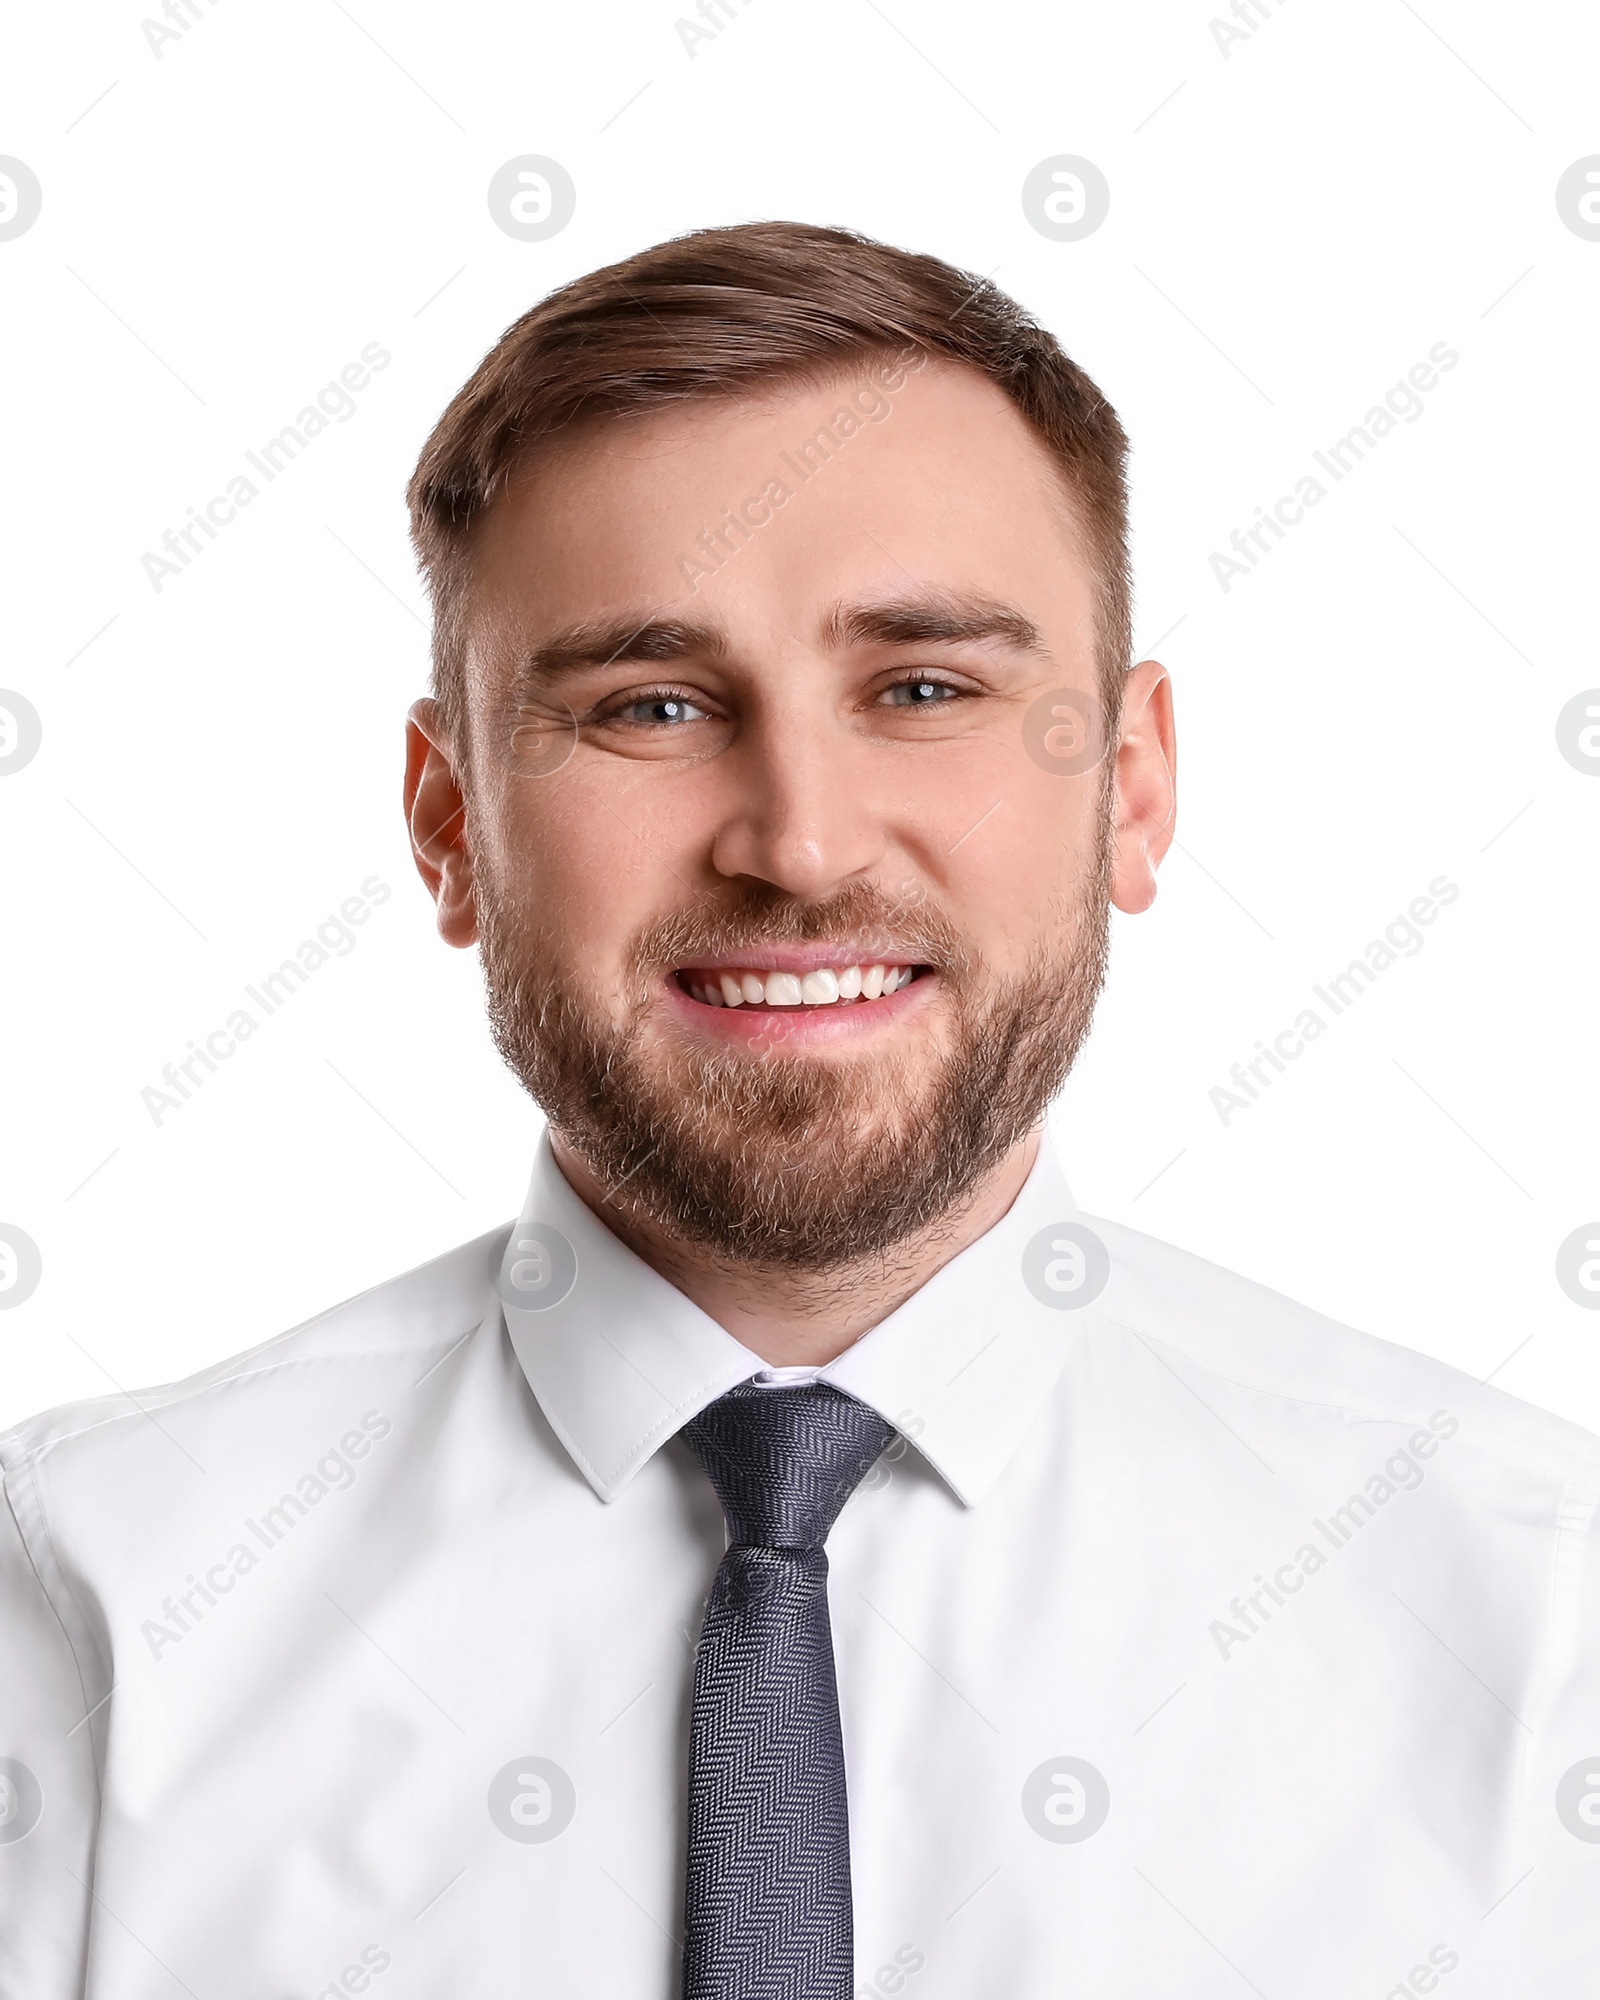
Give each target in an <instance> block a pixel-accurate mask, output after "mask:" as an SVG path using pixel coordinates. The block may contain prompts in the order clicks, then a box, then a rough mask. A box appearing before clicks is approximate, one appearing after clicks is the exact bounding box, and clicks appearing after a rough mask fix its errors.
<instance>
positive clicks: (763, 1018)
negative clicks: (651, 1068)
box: [663, 951, 939, 1051]
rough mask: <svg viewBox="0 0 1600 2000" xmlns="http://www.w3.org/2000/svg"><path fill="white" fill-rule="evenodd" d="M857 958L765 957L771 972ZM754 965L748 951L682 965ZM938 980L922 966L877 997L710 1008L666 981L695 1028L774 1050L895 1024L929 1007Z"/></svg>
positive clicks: (815, 1045)
mask: <svg viewBox="0 0 1600 2000" xmlns="http://www.w3.org/2000/svg"><path fill="white" fill-rule="evenodd" d="M852 962H853V961H851V960H848V959H841V958H839V957H838V956H837V954H836V953H831V952H830V955H829V956H827V957H816V956H810V957H807V958H805V959H804V960H803V961H802V960H800V959H799V958H798V957H797V955H796V954H795V953H794V952H793V951H790V952H789V953H787V954H783V953H774V954H773V955H772V956H771V957H767V956H765V955H764V954H763V956H762V958H761V960H760V963H761V965H762V966H763V967H764V968H765V969H766V970H767V971H769V972H814V971H815V970H816V969H817V968H818V967H819V966H823V965H841V964H850V963H852ZM866 962H867V963H868V964H874V965H876V964H880V963H881V962H882V961H881V960H879V959H869V960H868V961H866ZM891 962H893V961H891ZM913 962H914V961H913ZM899 963H901V964H902V965H903V964H905V963H907V961H906V960H904V959H901V960H900V961H899ZM749 964H750V956H749V955H748V954H747V955H746V956H745V957H744V958H742V959H741V958H726V959H721V960H718V959H714V958H713V959H704V960H697V961H696V964H695V965H694V966H693V967H687V966H686V967H684V968H683V969H684V970H685V971H691V970H692V971H700V970H704V971H707V972H710V971H715V970H716V969H717V968H718V966H719V965H722V966H728V967H732V966H748V965H749ZM938 983H939V977H938V974H937V973H933V972H927V971H919V972H918V974H917V977H916V978H915V979H913V980H912V982H911V984H910V985H909V986H902V987H901V988H900V990H899V991H898V992H896V993H890V994H888V995H887V996H886V997H880V998H878V999H876V1000H851V1001H847V1002H845V1003H844V1004H842V1005H840V1004H835V1005H834V1006H832V1007H708V1006H707V1005H706V1004H705V1002H704V1001H703V1000H696V999H694V998H693V996H692V995H690V994H688V993H686V992H685V991H684V990H683V988H682V987H681V986H680V985H679V984H678V981H677V978H676V977H675V976H674V975H673V974H672V973H669V974H668V975H667V977H666V979H665V981H664V982H663V984H664V987H665V991H666V998H667V1001H668V1004H669V1005H670V1006H671V1007H672V1008H673V1010H674V1012H675V1013H676V1015H677V1017H678V1018H679V1019H680V1020H681V1021H683V1023H684V1024H685V1026H687V1027H688V1028H689V1029H690V1030H691V1031H692V1032H693V1033H696V1034H701V1035H719V1036H721V1037H722V1039H723V1040H724V1041H727V1042H731V1043H733V1044H734V1045H735V1046H747V1045H748V1044H750V1043H752V1042H760V1041H766V1042H768V1043H769V1044H770V1045H771V1046H772V1047H773V1048H775V1049H776V1048H782V1049H785V1050H796V1051H801V1050H807V1049H823V1048H829V1047H832V1046H833V1045H835V1044H836V1043H839V1042H845V1041H858V1040H860V1039H861V1038H862V1037H864V1036H867V1035H871V1034H875V1033H876V1032H877V1031H878V1030H879V1029H881V1028H887V1027H893V1026H895V1025H897V1024H898V1023H899V1022H901V1021H903V1020H905V1019H906V1017H907V1016H908V1015H910V1014H912V1013H914V1012H915V1011H916V1010H917V1009H918V1008H921V1007H925V1006H927V1004H928V1002H929V1000H930V998H931V996H932V992H933V989H934V987H936V986H937V985H938Z"/></svg>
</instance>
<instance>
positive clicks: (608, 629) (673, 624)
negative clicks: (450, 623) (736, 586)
mask: <svg viewBox="0 0 1600 2000" xmlns="http://www.w3.org/2000/svg"><path fill="white" fill-rule="evenodd" d="M727 652H728V640H727V635H726V633H724V632H723V631H721V630H720V629H719V628H718V627H717V626H715V625H695V624H691V623H689V622H688V621H687V620H685V619H681V618H657V617H656V616H655V615H654V614H653V613H647V614H646V615H645V616H644V617H643V618H640V617H638V616H636V615H635V614H632V613H628V614H625V615H624V616H623V617H620V618H595V619H586V620H583V621H582V622H580V623H579V624H576V625H568V626H565V627H564V628H563V629H562V630H560V631H558V632H553V633H552V634H551V635H550V637H549V638H548V639H546V640H545V641H544V642H543V644H542V645H539V646H536V647H535V648H534V649H533V651H532V652H531V653H529V654H528V655H527V657H526V658H525V659H524V661H523V663H522V678H524V679H526V680H531V681H537V682H541V683H548V682H550V681H556V680H560V679H562V678H563V677H564V676H566V675H569V674H577V673H582V672H583V671H584V669H585V668H587V667H606V666H610V665H611V663H612V662H613V661H614V660H685V659H690V658H699V659H713V660H720V659H723V658H725V657H726V655H727Z"/></svg>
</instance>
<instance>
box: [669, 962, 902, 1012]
mask: <svg viewBox="0 0 1600 2000" xmlns="http://www.w3.org/2000/svg"><path fill="white" fill-rule="evenodd" d="M924 970H925V968H924V967H922V966H918V965H895V964H891V963H888V962H880V963H877V964H873V965H818V966H813V967H812V968H811V970H810V971H808V972H783V971H769V970H768V969H767V968H766V967H764V966H715V967H695V966H690V967H686V968H683V969H680V970H679V971H678V972H677V973H676V974H675V975H674V977H675V978H676V980H677V983H678V985H679V987H680V988H681V989H682V991H683V992H685V993H687V994H688V996H689V998H690V999H691V1000H698V1001H699V1002H700V1004H701V1006H703V1007H750V1008H755V1009H760V1008H763V1007H801V1008H804V1007H847V1006H852V1005H856V1004H859V1003H860V1002H861V1001H864V1000H879V999H887V998H888V997H889V995H890V994H891V993H898V992H899V991H900V989H901V988H902V987H904V986H909V985H910V984H911V982H912V980H913V979H915V978H916V977H917V976H918V974H919V973H921V972H923V971H924Z"/></svg>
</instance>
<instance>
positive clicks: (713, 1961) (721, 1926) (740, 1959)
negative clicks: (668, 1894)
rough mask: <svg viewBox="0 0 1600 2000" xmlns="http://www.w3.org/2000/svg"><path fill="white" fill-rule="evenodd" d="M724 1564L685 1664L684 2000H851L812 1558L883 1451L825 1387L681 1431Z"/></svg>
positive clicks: (872, 1425)
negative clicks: (688, 1697)
mask: <svg viewBox="0 0 1600 2000" xmlns="http://www.w3.org/2000/svg"><path fill="white" fill-rule="evenodd" d="M682 1435H683V1440H684V1442H685V1443H686V1444H687V1445H688V1447H689V1449H690V1450H691V1451H692V1452H693V1453H694V1455H695V1457H696V1458H697V1459H699V1461H700V1463H701V1465H702V1466H704V1468H705V1471H706V1476H707V1477H708V1478H709V1479H710V1481H711V1483H712V1485H713V1486H714V1487H715V1488H716V1492H717V1497H718V1499H720V1500H721V1502H722V1509H723V1512H724V1514H726V1516H727V1519H728V1535H729V1547H728V1550H727V1553H726V1554H725V1555H724V1556H723V1558H722V1563H721V1566H720V1567H719V1569H718V1570H717V1574H716V1580H715V1582H714V1583H713V1585H712V1589H711V1598H710V1602H709V1604H708V1605H707V1608H706V1616H705V1623H704V1625H703V1626H702V1628H701V1635H700V1644H699V1647H698V1648H697V1650H696V1653H695V1666H694V1703H693V1708H692V1710H691V1713H690V1722H689V1854H688V1880H687V1892H686V1895H685V1908H684V1943H683V1994H684V2000H850V1994H851V1992H852V1989H853V1986H854V1944H855V1938H854V1927H853V1924H852V1920H851V1906H850V1822H849V1817H848V1812H847V1808H846V1800H845V1772H844V1746H843V1743H842V1740H841V1738H840V1734H839V1694H838V1688H837V1686H836V1684H835V1681H834V1672H833V1633H832V1630H831V1628H830V1627H829V1624H828V1558H827V1556H826V1555H825V1554H824V1553H823V1547H822V1544H823V1543H824V1541H825V1540H826V1539H827V1535H828V1530H829V1529H830V1528H831V1527H832V1526H833V1524H834V1521H835V1520H836V1519H837V1518H838V1514H839V1510H840V1509H841V1508H842V1507H843V1506H844V1503H845V1502H846V1500H848V1499H849V1497H850V1495H851V1494H852V1493H853V1492H854V1491H855V1489H856V1486H857V1485H858V1484H859V1483H860V1481H861V1479H862V1477H863V1476H864V1475H865V1473H866V1472H867V1470H868V1468H869V1467H870V1466H871V1465H872V1464H873V1462H874V1460H875V1459H876V1458H877V1456H878V1454H879V1453H880V1452H881V1451H882V1450H883V1448H884V1446H885V1445H886V1444H887V1443H888V1441H889V1439H890V1438H891V1437H892V1436H893V1435H894V1432H893V1428H892V1427H891V1426H890V1425H889V1424H886V1423H885V1422H884V1420H883V1419H882V1418H881V1417H880V1416H878V1415H877V1414H876V1412H874V1411H872V1410H869V1409H868V1408H867V1407H866V1405H865V1404H863V1403H858V1402H857V1401H856V1400H855V1399H854V1398H853V1397H851V1396H846V1395H842V1394H841V1393H840V1392H839V1391H838V1390H837V1389H834V1388H831V1387H830V1386H829V1385H828V1384H827V1383H825V1382H807V1383H804V1384H802V1385H800V1386H797V1387H790V1388H761V1387H759V1386H757V1385H754V1384H751V1383H746V1384H744V1385H743V1386H742V1387H740V1388H738V1389H734V1390H732V1391H730V1393H729V1394H727V1395H726V1396H723V1397H721V1398H720V1399H719V1400H718V1401H717V1402H715V1403H712V1404H711V1405H710V1406H709V1407H708V1408H707V1409H705V1410H702V1411H701V1413H700V1415H699V1416H698V1417H696V1418H694V1419H693V1420H692V1421H691V1422H690V1423H688V1424H686V1425H685V1426H684V1429H683V1433H682Z"/></svg>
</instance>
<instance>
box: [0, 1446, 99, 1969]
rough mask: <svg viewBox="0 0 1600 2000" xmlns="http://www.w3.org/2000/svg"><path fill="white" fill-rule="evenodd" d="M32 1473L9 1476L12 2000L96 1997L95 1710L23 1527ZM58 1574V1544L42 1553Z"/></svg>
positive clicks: (2, 1571) (3, 1715) (1, 1625)
mask: <svg viewBox="0 0 1600 2000" xmlns="http://www.w3.org/2000/svg"><path fill="white" fill-rule="evenodd" d="M19 1487H21V1488H24V1489H26V1490H27V1491H29V1492H31V1480H30V1479H29V1476H28V1470H27V1469H26V1468H24V1469H22V1471H21V1472H20V1473H18V1472H8V1473H7V1474H6V1475H5V1477H4V1479H3V1480H0V1996H4V2000H78V1996H79V1995H81V1994H82V1992H83V1990H84V1977H85V1965H86V1959H87V1952H88V1941H89V1912H90V1909H91V1907H92V1901H93V1898H92V1893H91V1885H92V1883H93V1880H94V1874H93V1871H94V1848H95V1836H96V1828H97V1821H98V1815H99V1782H98V1776H97V1772H96V1768H95V1745H94V1742H93V1741H92V1740H91V1739H92V1737H93V1735H94V1728H93V1725H92V1724H91V1723H90V1722H89V1721H87V1720H86V1719H85V1718H86V1715H87V1711H88V1709H89V1707H90V1705H91V1703H90V1700H89V1699H87V1698H86V1697H85V1694H84V1681H83V1677H82V1676H81V1674H80V1671H79V1662H78V1659H77V1657H76V1655H75V1654H74V1652H73V1649H72V1646H71V1644H70V1642H69V1641H68V1638H67V1634H66V1631H65V1630H64V1628H63V1626H62V1623H61V1619H60V1617H59V1616H58V1615H57V1612H56V1609H55V1606H54V1604H53V1603H52V1602H51V1598H50V1595H49V1593H48V1592H47V1590H46V1588H45V1585H44V1583H43V1582H42V1581H41V1577H40V1563H39V1562H36V1561H35V1554H34V1553H33V1552H30V1549H29V1545H28V1540H27V1539H25V1537H24V1535H23V1532H22V1528H21V1527H20V1526H19V1519H20V1520H23V1521H26V1520H28V1518H29V1516H28V1512H27V1509H26V1507H25V1506H24V1505H22V1504H20V1500H21V1495H20V1494H19V1490H18V1489H19ZM33 1539H34V1541H35V1544H36V1549H38V1552H39V1554H40V1560H41V1562H43V1563H44V1564H45V1566H46V1568H47V1569H48V1567H49V1556H48V1543H47V1542H46V1543H45V1544H44V1546H43V1548H42V1549H40V1548H39V1547H38V1545H39V1536H38V1534H37V1533H36V1534H35V1536H34V1538H33Z"/></svg>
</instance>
